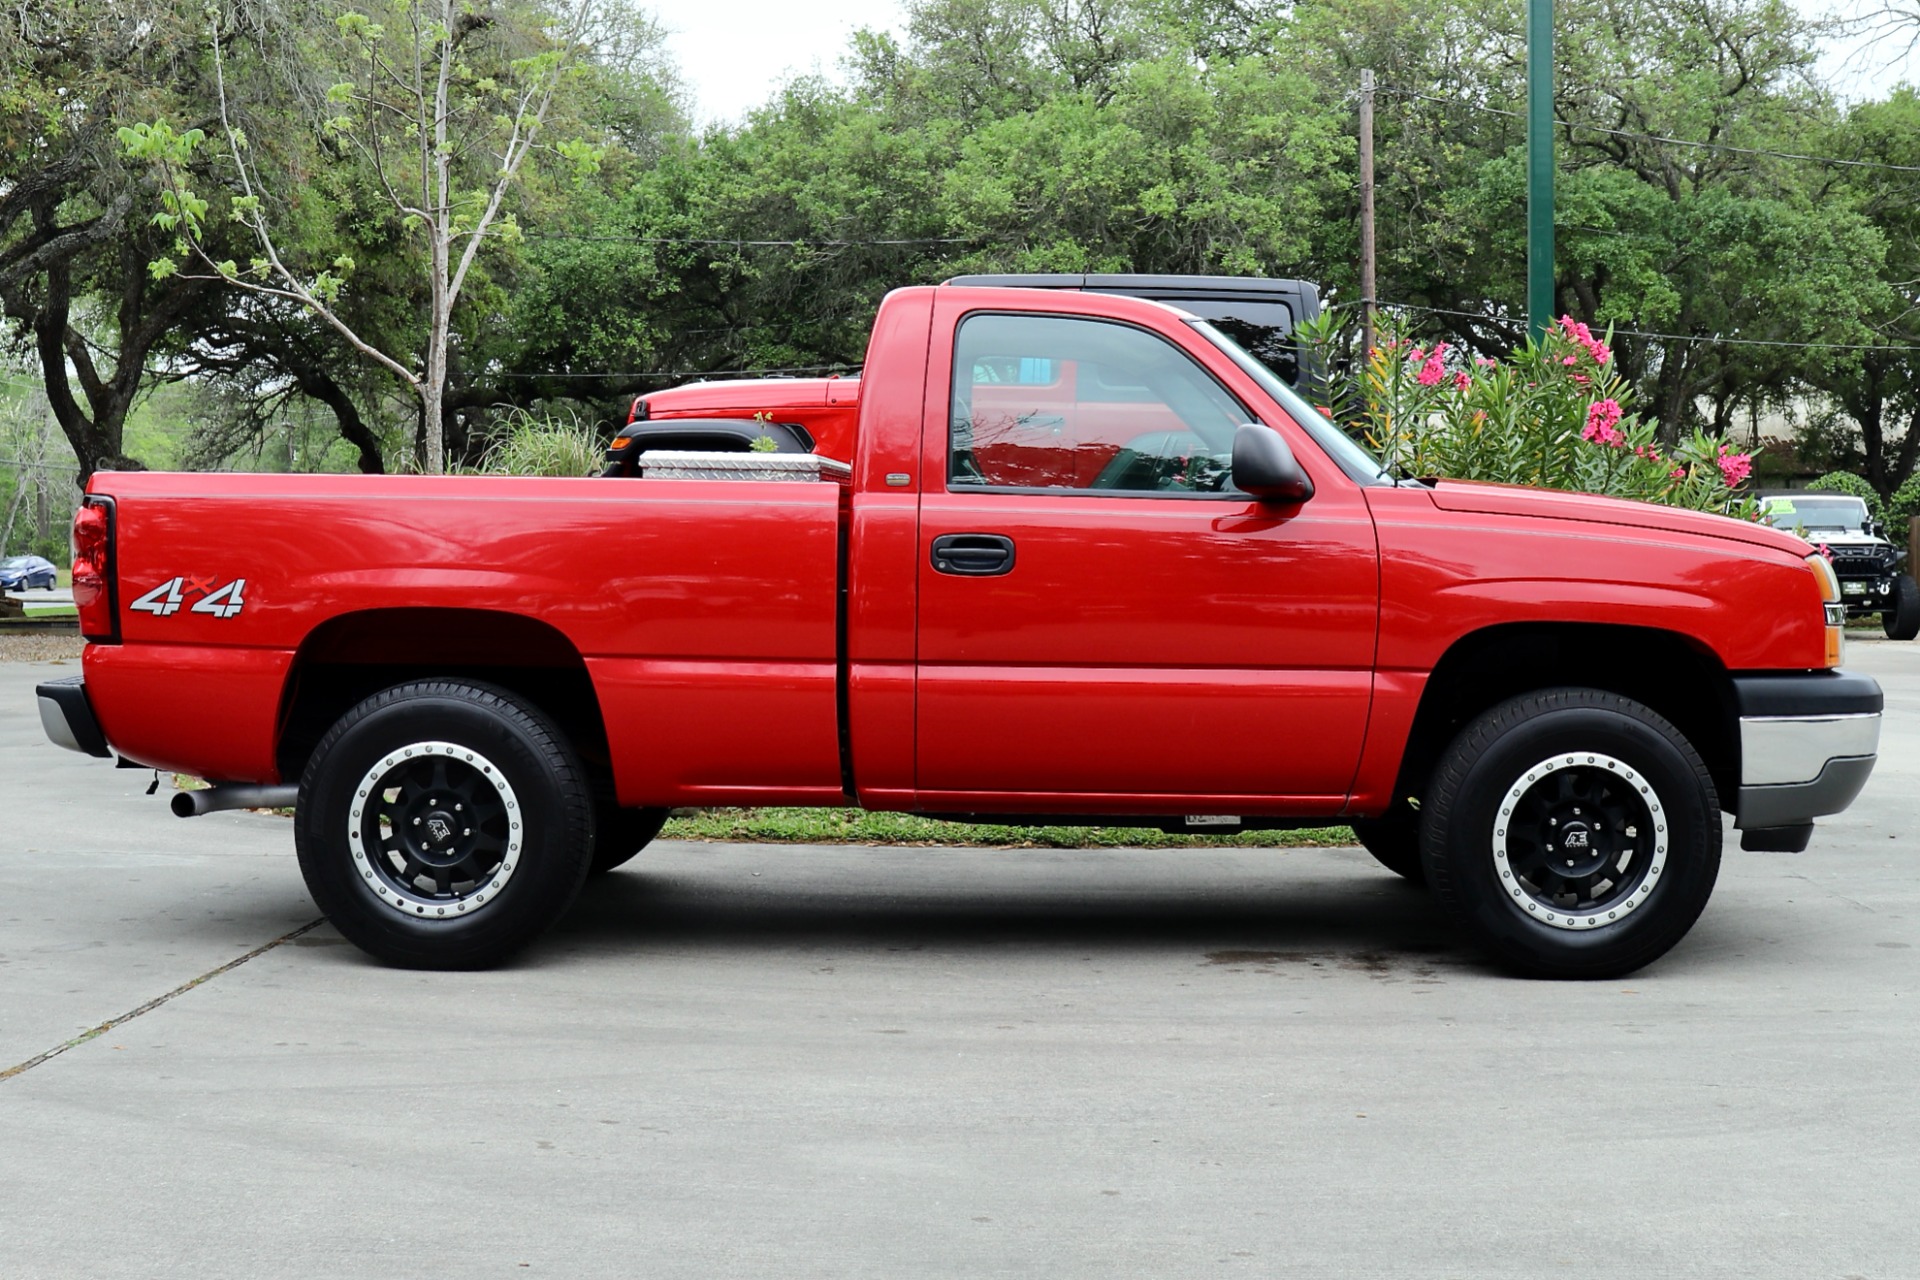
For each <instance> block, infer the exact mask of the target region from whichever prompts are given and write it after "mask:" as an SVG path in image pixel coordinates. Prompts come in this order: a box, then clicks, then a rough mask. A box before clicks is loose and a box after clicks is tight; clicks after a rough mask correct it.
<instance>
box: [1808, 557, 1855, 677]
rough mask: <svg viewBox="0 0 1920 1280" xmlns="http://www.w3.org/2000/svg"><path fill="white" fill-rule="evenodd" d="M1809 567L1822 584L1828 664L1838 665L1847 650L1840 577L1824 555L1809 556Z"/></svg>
mask: <svg viewBox="0 0 1920 1280" xmlns="http://www.w3.org/2000/svg"><path fill="white" fill-rule="evenodd" d="M1807 568H1808V569H1809V570H1811V571H1812V572H1813V577H1814V581H1816V582H1818V583H1819V584H1820V600H1821V606H1820V607H1821V610H1822V614H1823V617H1824V619H1825V622H1826V630H1827V653H1826V659H1827V665H1828V666H1830V667H1837V666H1839V665H1840V663H1841V662H1842V661H1843V660H1844V659H1845V657H1846V650H1847V641H1846V626H1847V606H1845V605H1844V604H1841V603H1840V579H1839V577H1838V576H1837V575H1835V573H1834V572H1833V565H1831V564H1830V563H1828V561H1827V558H1826V557H1825V556H1823V555H1819V554H1817V553H1816V554H1814V555H1810V556H1808V557H1807Z"/></svg>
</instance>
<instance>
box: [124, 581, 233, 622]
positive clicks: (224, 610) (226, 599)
mask: <svg viewBox="0 0 1920 1280" xmlns="http://www.w3.org/2000/svg"><path fill="white" fill-rule="evenodd" d="M213 584H214V579H212V578H188V577H184V576H183V577H178V578H168V579H167V580H166V581H165V582H163V583H161V584H160V585H159V586H157V587H155V588H154V589H153V590H151V591H149V592H147V594H145V595H143V596H141V597H140V598H139V599H138V600H135V601H134V602H133V603H132V604H130V605H128V606H127V608H129V609H138V610H139V611H140V612H141V613H151V614H153V615H154V616H155V617H159V618H165V617H170V616H172V615H173V614H176V613H178V612H180V606H181V605H183V604H186V602H187V598H188V597H190V596H196V595H197V596H199V597H200V598H199V599H198V600H195V601H194V602H193V603H192V604H190V605H187V612H189V613H210V614H212V615H213V616H214V617H216V618H231V617H234V616H236V615H237V614H238V613H239V612H240V610H242V609H244V608H246V605H247V602H246V600H245V598H244V597H243V596H242V595H241V592H242V591H243V590H244V589H245V588H246V585H247V580H246V579H245V578H235V579H234V580H233V581H232V582H229V583H227V584H226V585H225V586H222V587H215V586H214V585H213Z"/></svg>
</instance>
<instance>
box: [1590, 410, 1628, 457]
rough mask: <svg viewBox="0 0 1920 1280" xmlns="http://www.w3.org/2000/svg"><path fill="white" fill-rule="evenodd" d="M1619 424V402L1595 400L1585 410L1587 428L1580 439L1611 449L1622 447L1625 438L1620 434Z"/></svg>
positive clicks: (1625, 440)
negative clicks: (1610, 447)
mask: <svg viewBox="0 0 1920 1280" xmlns="http://www.w3.org/2000/svg"><path fill="white" fill-rule="evenodd" d="M1619 422H1620V405H1619V402H1618V401H1615V400H1597V401H1595V402H1594V403H1593V404H1592V405H1591V406H1590V407H1589V408H1588V409H1587V427H1586V430H1584V431H1582V432H1581V433H1580V438H1581V439H1582V440H1591V441H1593V442H1594V443H1595V444H1604V445H1609V446H1613V447H1618V446H1620V445H1623V444H1625V443H1626V442H1627V438H1626V436H1624V435H1622V434H1621V433H1620V430H1619V425H1618V424H1619Z"/></svg>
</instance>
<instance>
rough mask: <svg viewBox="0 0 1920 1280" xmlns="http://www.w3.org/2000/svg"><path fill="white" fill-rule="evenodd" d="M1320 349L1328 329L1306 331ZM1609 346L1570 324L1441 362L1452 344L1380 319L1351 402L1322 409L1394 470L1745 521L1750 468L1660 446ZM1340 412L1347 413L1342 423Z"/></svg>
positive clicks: (1721, 446)
mask: <svg viewBox="0 0 1920 1280" xmlns="http://www.w3.org/2000/svg"><path fill="white" fill-rule="evenodd" d="M1303 333H1304V335H1305V336H1306V337H1307V338H1309V339H1310V340H1313V341H1315V342H1317V343H1320V344H1322V346H1321V348H1320V351H1319V355H1320V359H1321V360H1324V359H1326V358H1327V352H1326V351H1325V349H1324V344H1325V343H1326V342H1327V340H1328V338H1329V336H1330V333H1331V330H1330V329H1329V328H1328V327H1327V326H1325V325H1318V326H1311V327H1305V328H1303ZM1610 336H1611V335H1609V338H1596V337H1595V336H1594V335H1593V334H1592V333H1591V331H1589V330H1588V328H1587V326H1586V325H1584V324H1578V323H1576V322H1574V321H1573V320H1572V319H1571V318H1563V319H1562V320H1560V321H1559V322H1557V323H1556V324H1555V325H1554V326H1553V327H1552V328H1551V329H1549V330H1548V331H1547V334H1546V336H1545V338H1544V340H1543V341H1542V342H1540V343H1539V344H1534V343H1529V344H1527V345H1526V346H1525V347H1522V348H1521V349H1520V350H1518V351H1516V352H1514V353H1513V355H1512V357H1511V358H1510V359H1509V360H1507V361H1505V362H1502V361H1498V360H1494V359H1491V358H1488V357H1481V358H1479V359H1476V360H1474V361H1472V362H1471V364H1467V363H1464V362H1461V361H1458V360H1453V361H1451V362H1450V361H1449V357H1450V356H1451V355H1452V353H1453V348H1452V347H1451V345H1450V344H1448V343H1444V342H1443V343H1438V344H1435V345H1434V346H1432V347H1426V346H1423V345H1420V344H1418V343H1415V342H1414V341H1413V340H1412V339H1410V338H1408V337H1406V336H1404V335H1403V334H1402V333H1401V332H1399V330H1398V328H1397V327H1396V326H1395V325H1393V324H1392V323H1391V322H1388V323H1387V324H1386V325H1385V326H1384V328H1383V336H1382V337H1381V339H1380V343H1379V346H1378V347H1376V348H1375V349H1374V350H1372V351H1371V352H1369V353H1368V359H1367V363H1366V367H1365V369H1364V370H1363V372H1362V373H1361V376H1360V379H1359V386H1358V388H1357V389H1356V392H1355V393H1354V395H1353V397H1352V399H1351V401H1346V400H1342V401H1341V402H1340V403H1339V406H1338V407H1336V404H1332V403H1327V404H1323V405H1321V406H1320V407H1321V411H1322V412H1324V413H1326V414H1327V415H1328V416H1329V417H1332V418H1334V419H1335V420H1336V421H1341V422H1343V423H1344V424H1345V425H1347V427H1348V429H1349V430H1353V431H1356V432H1358V433H1360V434H1364V435H1365V437H1366V439H1367V441H1368V443H1369V444H1370V445H1372V447H1373V448H1374V449H1375V450H1376V451H1377V452H1378V453H1379V454H1380V456H1381V457H1382V459H1383V460H1384V461H1385V462H1386V463H1387V464H1388V465H1389V466H1392V467H1397V468H1399V469H1402V470H1404V471H1406V472H1409V473H1411V474H1413V475H1416V476H1444V477H1448V478H1451V479H1456V480H1487V481H1495V482H1498V483H1505V484H1524V485H1535V486H1540V487H1543V488H1551V489H1570V490H1576V491H1579V492H1583V493H1599V494H1606V495H1609V496H1612V497H1619V498H1636V499H1639V500H1641V501H1644V502H1658V503H1663V504H1665V505H1667V506H1675V507H1686V508H1689V509H1691V510H1696V511H1714V512H1719V513H1722V514H1727V515H1734V516H1738V517H1741V518H1751V516H1752V514H1753V504H1752V503H1751V502H1750V501H1747V500H1745V499H1743V498H1741V497H1740V496H1739V495H1738V494H1737V493H1736V492H1735V487H1736V486H1737V485H1738V484H1739V482H1741V481H1742V480H1744V479H1745V478H1746V476H1747V473H1748V470H1749V468H1750V465H1751V460H1750V459H1749V458H1748V456H1747V455H1745V454H1741V453H1735V452H1734V451H1733V450H1732V449H1731V448H1730V447H1729V446H1728V445H1727V444H1725V443H1724V442H1723V441H1720V440H1718V439H1715V438H1712V437H1710V436H1707V435H1706V434H1704V433H1701V432H1695V433H1693V434H1692V435H1691V436H1690V437H1689V438H1687V439H1686V440H1684V441H1683V442H1682V443H1681V444H1680V445H1678V446H1677V447H1674V448H1670V449H1662V447H1661V446H1660V445H1659V444H1658V443H1657V442H1656V440H1655V438H1654V428H1653V424H1652V423H1649V422H1645V421H1643V420H1641V419H1640V418H1639V417H1638V415H1636V414H1634V413H1632V412H1630V406H1631V404H1632V398H1633V392H1632V389H1631V387H1630V386H1629V385H1628V384H1627V382H1626V380H1625V379H1624V378H1623V377H1621V375H1620V371H1619V368H1618V365H1617V363H1616V362H1615V360H1614V358H1613V352H1612V348H1611V346H1610V341H1609V339H1610ZM1342 408H1344V409H1345V410H1346V413H1345V416H1343V415H1342V412H1341V410H1342Z"/></svg>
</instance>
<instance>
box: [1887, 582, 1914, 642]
mask: <svg viewBox="0 0 1920 1280" xmlns="http://www.w3.org/2000/svg"><path fill="white" fill-rule="evenodd" d="M1880 626H1881V629H1882V630H1884V631H1885V632H1886V633H1887V639H1889V640H1911V639H1913V638H1914V637H1915V636H1920V583H1915V582H1914V580H1913V578H1912V576H1911V575H1909V574H1904V573H1903V574H1901V575H1899V576H1898V577H1896V578H1895V579H1894V580H1893V599H1892V601H1891V602H1890V604H1889V607H1888V609H1887V610H1886V612H1884V613H1882V614H1881V615H1880Z"/></svg>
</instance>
